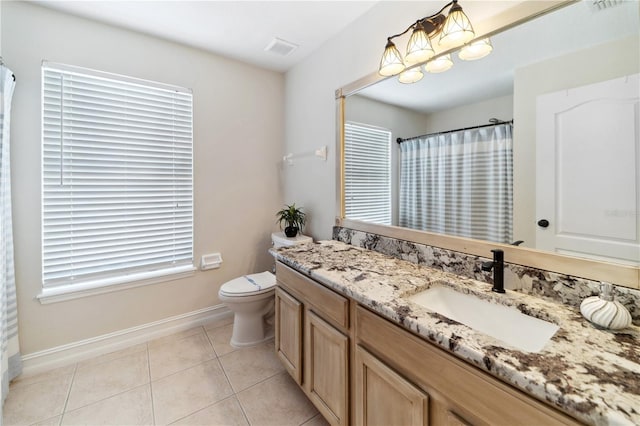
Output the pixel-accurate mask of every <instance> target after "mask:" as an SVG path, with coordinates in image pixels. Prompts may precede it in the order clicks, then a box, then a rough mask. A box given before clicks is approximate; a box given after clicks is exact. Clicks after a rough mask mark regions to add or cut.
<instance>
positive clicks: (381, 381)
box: [355, 346, 429, 426]
mask: <svg viewBox="0 0 640 426" xmlns="http://www.w3.org/2000/svg"><path fill="white" fill-rule="evenodd" d="M355 362H356V365H355V369H356V386H355V398H356V403H355V410H356V413H355V420H356V424H357V425H362V426H372V425H380V426H391V425H403V426H405V425H406V426H409V425H413V426H425V425H427V424H428V421H429V416H428V403H429V397H428V396H427V395H426V394H425V393H423V392H422V391H421V390H420V389H418V388H417V387H416V386H414V385H413V384H411V383H410V382H408V381H407V380H406V379H405V378H403V377H402V376H400V375H399V374H398V373H396V372H395V371H393V370H392V369H391V368H389V367H387V366H386V365H385V364H384V363H383V362H382V361H380V360H379V359H378V358H376V357H375V356H373V355H371V354H370V353H369V352H367V351H366V350H365V349H363V348H362V347H361V346H357V347H356V361H355Z"/></svg>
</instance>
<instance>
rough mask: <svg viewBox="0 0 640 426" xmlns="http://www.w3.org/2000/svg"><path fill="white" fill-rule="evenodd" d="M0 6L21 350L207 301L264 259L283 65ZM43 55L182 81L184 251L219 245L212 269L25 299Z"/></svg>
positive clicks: (35, 248)
mask: <svg viewBox="0 0 640 426" xmlns="http://www.w3.org/2000/svg"><path fill="white" fill-rule="evenodd" d="M2 9H3V10H2V53H3V56H4V59H5V62H7V63H8V64H10V65H11V68H12V69H13V71H14V72H15V74H16V78H17V86H16V89H15V94H14V98H13V114H12V126H11V138H12V140H11V145H12V156H11V161H12V180H13V200H14V201H13V214H14V236H15V259H16V280H17V290H18V310H19V325H20V343H21V348H22V353H23V354H30V353H33V352H36V351H40V350H43V349H47V348H52V347H55V346H59V345H63V344H66V343H70V342H74V341H78V340H82V339H87V338H90V337H94V336H98V335H102V334H105V333H109V332H113V331H117V330H121V329H126V328H129V327H134V326H136V325H141V324H145V323H149V322H152V321H157V320H160V319H164V318H168V317H171V316H174V315H179V314H183V313H187V312H192V311H195V310H198V309H201V308H206V307H209V306H212V305H217V304H218V303H219V301H218V298H217V292H218V289H219V286H220V285H221V283H223V282H224V281H226V280H229V279H231V278H234V277H237V276H239V275H242V274H245V273H251V272H257V271H263V270H266V269H270V268H271V266H272V264H273V259H272V258H271V256H269V255H268V253H267V250H268V248H269V247H270V232H272V231H275V230H276V229H277V226H276V225H275V212H276V211H277V210H278V209H279V208H280V206H281V205H282V200H283V197H282V189H281V188H282V181H281V177H280V161H281V158H282V153H283V143H282V141H283V138H284V134H283V127H284V95H283V93H284V76H283V75H282V74H279V73H276V72H271V71H266V70H262V69H259V68H255V67H252V66H249V65H245V64H242V63H239V62H236V61H232V60H229V59H224V58H221V57H218V56H215V55H212V54H209V53H205V52H203V51H199V50H195V49H191V48H186V47H182V46H180V45H177V44H173V43H170V42H165V41H161V40H159V39H156V38H152V37H148V36H145V35H141V34H137V33H133V32H129V31H126V30H123V29H119V28H115V27H111V26H106V25H102V24H98V23H96V22H93V21H89V20H85V19H81V18H77V17H73V16H70V15H64V14H60V13H58V12H54V11H50V10H48V9H45V8H41V7H39V6H35V5H33V4H29V3H26V2H2ZM42 60H49V61H52V62H61V63H66V64H71V65H77V66H82V67H87V68H94V69H99V70H103V71H108V72H114V73H119V74H125V75H130V76H133V77H138V78H143V79H149V80H155V81H159V82H164V83H169V84H175V85H180V86H184V87H188V88H191V89H193V95H194V185H195V187H194V204H195V212H194V216H195V221H194V225H195V227H194V237H195V250H194V251H195V257H196V264H197V263H198V261H199V258H200V256H201V255H202V254H205V253H210V252H214V251H220V252H221V253H222V256H223V258H224V263H223V265H222V267H221V268H220V269H218V270H212V271H207V272H196V273H195V274H194V275H193V277H191V278H188V279H181V280H176V281H172V282H165V283H161V284H155V285H150V286H145V287H139V288H135V289H130V290H123V291H119V292H113V293H109V294H103V295H97V296H91V297H86V298H81V299H76V300H72V301H66V302H60V303H54V304H48V305H41V304H40V303H39V302H38V301H37V300H35V299H34V298H35V296H36V295H37V294H38V293H39V292H40V289H41V267H40V264H41V242H40V220H41V215H40V163H41V160H40V155H41V154H40V146H41V140H40V115H41V113H40V108H41V106H40V64H41V61H42ZM325 143H326V142H325Z"/></svg>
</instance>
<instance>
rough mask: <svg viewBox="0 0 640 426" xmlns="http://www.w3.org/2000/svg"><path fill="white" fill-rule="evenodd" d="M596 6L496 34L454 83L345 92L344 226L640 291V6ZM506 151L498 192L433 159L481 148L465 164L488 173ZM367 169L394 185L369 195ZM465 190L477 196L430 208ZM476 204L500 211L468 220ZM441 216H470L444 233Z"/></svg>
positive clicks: (457, 66)
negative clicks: (492, 252)
mask: <svg viewBox="0 0 640 426" xmlns="http://www.w3.org/2000/svg"><path fill="white" fill-rule="evenodd" d="M591 3H592V2H586V1H580V2H575V3H571V4H568V5H563V6H562V7H556V8H554V9H553V10H551V11H549V12H548V13H544V14H542V15H541V16H539V15H536V16H535V17H534V16H532V17H530V18H529V19H524V20H523V21H524V22H520V23H518V25H508V26H507V27H505V29H504V30H503V31H501V30H496V31H493V32H492V33H491V41H492V44H493V52H492V53H491V54H490V55H489V56H487V57H485V58H482V59H480V60H477V61H462V60H458V58H457V54H456V53H454V54H453V55H452V57H453V58H454V66H453V67H452V68H451V69H450V70H448V71H446V72H444V73H439V74H429V73H426V72H425V76H424V78H423V79H422V80H420V81H419V82H417V83H413V84H402V83H400V82H399V81H398V80H397V78H395V77H389V78H386V79H382V78H380V77H377V76H376V75H375V73H374V74H372V75H371V76H369V77H365V78H363V79H362V80H360V81H358V82H355V83H353V84H351V85H348V86H346V87H345V88H343V89H340V90H339V91H338V100H339V105H340V111H341V113H340V128H341V129H342V130H341V132H340V139H341V141H340V142H341V147H342V165H343V167H342V171H341V179H340V182H341V188H340V191H339V192H340V205H341V212H340V213H339V218H340V221H341V223H342V224H343V225H344V226H348V227H351V228H356V229H361V230H365V231H371V232H376V233H381V234H383V235H389V236H395V237H399V238H402V239H407V240H411V241H416V242H424V243H427V244H433V245H437V246H442V247H445V248H451V249H457V250H460V251H465V252H468V253H471V254H476V255H481V256H483V255H484V256H487V255H488V249H489V248H490V247H495V245H500V246H504V248H505V249H506V252H507V257H508V259H507V260H510V261H512V262H513V263H518V264H523V265H529V266H533V267H540V268H543V269H548V270H551V271H557V272H562V273H569V274H572V275H577V276H582V277H585V278H591V279H596V280H610V281H613V282H614V283H615V284H618V285H624V286H628V287H635V288H640V272H639V271H640V269H639V266H640V142H639V140H638V139H639V134H640V118H639V117H640V112H639V110H640V104H639V100H638V98H639V89H638V73H639V72H640V46H639V40H640V33H639V31H640V18H639V16H640V14H639V4H638V3H637V2H618V4H617V5H615V6H612V7H607V8H604V9H602V10H598V9H596V8H594V7H593V6H592V4H591ZM470 18H471V19H472V20H473V17H472V16H470ZM399 47H400V44H399ZM496 120H498V121H501V122H502V121H505V122H507V123H506V124H505V123H500V124H498V125H493V124H496V123H495V121H496ZM490 121H492V122H493V123H491V122H490ZM398 138H400V139H403V141H402V142H401V143H398V142H397V141H396V140H397V139H398ZM451 138H453V139H454V142H451ZM456 138H458V139H456ZM345 139H346V141H347V143H346V144H345ZM418 139H422V140H423V142H421V143H423V145H421V146H422V147H423V148H420V149H421V151H420V152H419V153H418V154H417V156H416V154H415V152H414V153H412V152H411V151H415V150H416V149H418V148H416V146H417V145H416V144H415V143H414V141H416V140H418ZM505 139H508V150H509V151H510V152H509V155H510V156H511V157H510V159H509V162H508V163H507V164H498V165H497V166H496V164H494V163H491V165H489V166H488V167H490V168H496V167H497V168H500V169H501V172H500V174H498V175H499V176H500V177H499V178H496V177H495V176H496V174H495V173H494V172H491V174H492V176H493V177H492V178H491V179H493V181H485V180H479V179H480V178H478V176H476V175H474V176H470V177H469V176H466V177H465V176H462V177H460V176H459V175H458V176H457V177H455V178H452V177H451V176H449V173H450V171H451V170H452V169H453V168H455V167H462V168H465V167H467V166H456V165H454V164H452V161H454V160H452V158H453V157H452V155H451V154H450V155H449V157H447V156H446V154H445V157H442V158H440V159H439V160H438V161H436V162H435V163H432V162H431V160H425V159H424V158H425V157H430V158H432V157H434V156H436V155H441V153H440V152H441V151H442V147H443V144H445V143H454V145H455V144H456V143H458V144H460V145H462V144H466V143H470V144H475V146H476V148H474V149H476V150H477V151H479V154H478V153H469V152H467V151H466V150H464V154H463V155H462V157H468V156H470V155H471V156H473V155H475V156H480V157H481V158H482V159H481V160H480V162H481V163H483V162H486V161H485V160H484V158H485V157H486V156H487V152H488V151H492V150H494V148H491V147H490V144H489V142H488V140H494V141H495V140H497V143H498V145H496V146H500V147H501V148H500V150H501V151H504V150H505V149H506V148H505V146H506V145H505ZM370 140H373V141H374V143H373V144H371V143H370V142H369V141H370ZM424 140H428V141H427V142H425V141H424ZM445 140H446V141H447V142H443V141H445ZM478 140H480V143H478ZM362 141H364V143H362ZM461 141H464V142H461ZM469 141H472V142H469ZM473 141H475V142H473ZM375 144H378V146H380V147H382V148H381V149H380V150H377V149H376V148H375V147H374V146H375ZM405 144H406V145H405ZM430 144H432V145H430ZM425 146H426V147H427V148H424V147H425ZM384 147H387V149H385V148H384ZM456 149H457V148H454V151H455V150H456ZM492 152H493V151H492ZM492 155H493V154H492ZM501 155H502V154H501ZM417 157H420V158H417ZM354 160H355V162H354ZM359 161H362V163H360V164H366V163H367V162H371V161H373V162H376V161H377V162H381V163H380V164H385V162H386V164H388V168H387V169H384V168H383V169H384V170H382V171H381V172H380V171H379V170H378V172H379V173H378V172H375V173H371V174H370V175H369V177H367V178H365V180H368V181H369V183H370V182H374V181H376V180H377V181H379V182H382V186H380V187H377V188H375V187H374V188H373V189H367V188H364V189H362V188H360V187H359V186H358V185H359V183H358V179H360V178H361V177H362V176H359V175H358V174H359V173H360V174H361V173H362V171H361V170H359V169H358V167H359V166H358V164H359ZM425 161H428V164H425V163H424V162H425ZM455 161H458V160H455ZM492 161H494V160H492ZM417 162H420V165H419V166H416V164H417ZM436 163H437V164H436ZM345 164H346V166H345ZM375 167H378V166H372V168H375ZM417 168H424V169H425V170H427V171H425V172H424V173H423V174H421V172H416V169H417ZM483 173H484V172H483ZM485 174H486V173H485ZM426 175H430V177H429V178H427V177H426ZM429 179H431V180H429ZM452 179H453V180H452ZM465 180H466V181H468V182H470V183H471V185H470V186H471V187H472V189H471V190H470V192H469V193H468V194H467V195H464V194H463V195H462V196H459V198H452V199H451V201H447V202H446V203H444V204H446V205H443V204H439V205H438V204H430V203H432V202H433V200H434V199H441V198H442V197H441V194H442V191H445V190H448V189H446V188H445V187H449V186H451V185H454V186H461V185H463V183H464V182H462V181H465ZM436 181H440V184H442V185H443V186H442V187H437V184H436ZM354 182H355V183H354ZM443 182H444V184H443ZM350 185H351V186H350ZM345 188H346V189H345ZM434 188H435V189H434ZM345 191H346V196H345ZM416 191H420V192H421V195H420V196H415V193H416ZM496 194H507V195H506V196H505V197H506V200H505V199H502V198H505V197H502V195H500V196H499V197H497V198H498V201H495V200H493V199H494V198H496V197H495V196H496ZM494 202H496V203H498V204H496V206H497V207H496V206H488V207H487V206H486V205H485V204H486V203H494ZM385 203H387V204H386V205H385ZM469 205H472V206H475V207H478V206H479V209H480V210H487V211H491V209H493V212H489V213H486V214H478V213H471V214H470V216H466V217H465V216H464V215H462V214H461V213H460V212H461V211H463V210H467V211H469V210H470V207H469ZM345 206H346V207H345ZM447 209H449V210H447ZM434 212H436V213H438V214H439V215H440V216H443V215H444V216H446V217H447V219H451V218H456V217H458V216H456V215H458V214H459V213H460V214H461V215H460V217H459V218H457V219H452V220H453V222H456V221H457V222H459V223H457V224H455V223H454V224H453V225H451V224H448V225H447V226H444V225H441V224H434V223H435V222H434V221H437V219H434V218H432V217H431V216H433V214H432V213H434ZM443 220H444V219H443ZM445 221H446V220H445ZM450 221H451V220H450ZM511 243H516V244H519V246H518V247H515V246H512V245H511Z"/></svg>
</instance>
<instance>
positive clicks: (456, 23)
mask: <svg viewBox="0 0 640 426" xmlns="http://www.w3.org/2000/svg"><path fill="white" fill-rule="evenodd" d="M475 36H476V34H475V33H474V32H473V27H472V26H471V22H470V21H469V18H467V15H465V14H464V12H463V11H462V7H460V5H458V3H454V4H453V6H451V9H450V10H449V15H448V16H447V19H445V21H444V24H442V33H441V34H440V40H439V41H438V45H440V47H443V48H447V49H450V48H452V47H457V46H462V45H463V44H465V43H466V42H468V41H471V40H473V38H474V37H475Z"/></svg>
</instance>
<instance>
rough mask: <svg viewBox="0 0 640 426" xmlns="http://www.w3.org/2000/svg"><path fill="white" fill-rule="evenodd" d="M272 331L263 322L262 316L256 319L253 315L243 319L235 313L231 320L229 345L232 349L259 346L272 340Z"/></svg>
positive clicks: (270, 327) (271, 327)
mask: <svg viewBox="0 0 640 426" xmlns="http://www.w3.org/2000/svg"><path fill="white" fill-rule="evenodd" d="M274 331H275V330H274V327H273V325H272V324H269V323H268V322H267V321H265V318H264V317H262V316H260V317H258V318H256V317H255V316H253V315H251V316H249V317H245V316H243V315H241V314H238V313H236V315H235V318H234V319H233V334H232V335H231V342H230V344H231V346H233V347H234V348H246V347H249V346H255V345H259V344H260V343H264V342H266V341H267V340H270V339H273V336H274V334H275V332H274Z"/></svg>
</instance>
